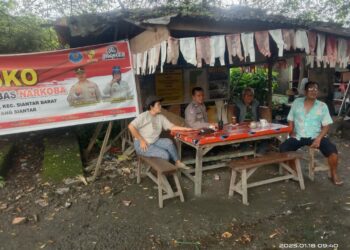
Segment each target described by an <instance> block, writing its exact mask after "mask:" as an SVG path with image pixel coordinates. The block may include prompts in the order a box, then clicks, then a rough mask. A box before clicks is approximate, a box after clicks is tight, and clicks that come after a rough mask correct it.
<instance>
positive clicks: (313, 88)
mask: <svg viewBox="0 0 350 250" xmlns="http://www.w3.org/2000/svg"><path fill="white" fill-rule="evenodd" d="M307 90H308V91H318V88H317V87H310V88H307Z"/></svg>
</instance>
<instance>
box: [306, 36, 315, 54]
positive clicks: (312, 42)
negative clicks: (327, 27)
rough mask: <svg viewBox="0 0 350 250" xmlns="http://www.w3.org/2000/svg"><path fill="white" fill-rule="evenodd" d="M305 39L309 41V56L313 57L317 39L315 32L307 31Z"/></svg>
mask: <svg viewBox="0 0 350 250" xmlns="http://www.w3.org/2000/svg"><path fill="white" fill-rule="evenodd" d="M307 38H308V41H309V49H310V55H312V56H314V55H315V50H316V39H317V37H316V32H313V31H308V33H307Z"/></svg>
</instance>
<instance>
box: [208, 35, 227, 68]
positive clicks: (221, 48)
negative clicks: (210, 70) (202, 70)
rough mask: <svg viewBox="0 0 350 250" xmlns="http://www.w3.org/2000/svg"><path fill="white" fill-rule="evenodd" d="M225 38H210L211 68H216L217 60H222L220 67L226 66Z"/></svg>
mask: <svg viewBox="0 0 350 250" xmlns="http://www.w3.org/2000/svg"><path fill="white" fill-rule="evenodd" d="M225 50H226V44H225V36H224V35H222V36H211V37H210V66H214V64H215V59H216V58H219V59H220V65H221V66H223V65H225Z"/></svg>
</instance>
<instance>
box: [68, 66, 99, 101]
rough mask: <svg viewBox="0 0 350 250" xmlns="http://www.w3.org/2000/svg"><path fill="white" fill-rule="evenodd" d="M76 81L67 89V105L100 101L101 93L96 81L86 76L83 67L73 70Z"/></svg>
mask: <svg viewBox="0 0 350 250" xmlns="http://www.w3.org/2000/svg"><path fill="white" fill-rule="evenodd" d="M75 73H76V75H77V78H78V82H77V83H75V84H74V85H73V86H72V87H71V89H70V90H69V94H68V97H67V101H68V102H69V105H71V106H75V105H84V104H90V103H96V102H100V101H101V93H100V90H99V88H98V86H97V84H96V83H94V82H91V81H89V80H88V79H87V78H86V74H85V70H84V68H78V69H77V70H76V71H75Z"/></svg>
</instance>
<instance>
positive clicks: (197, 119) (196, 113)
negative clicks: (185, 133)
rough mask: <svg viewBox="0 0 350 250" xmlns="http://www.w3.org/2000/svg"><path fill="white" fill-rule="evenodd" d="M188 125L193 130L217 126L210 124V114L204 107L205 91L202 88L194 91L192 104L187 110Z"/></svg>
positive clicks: (186, 119) (195, 88)
mask: <svg viewBox="0 0 350 250" xmlns="http://www.w3.org/2000/svg"><path fill="white" fill-rule="evenodd" d="M185 121H186V125H187V126H188V127H191V128H195V129H200V128H214V127H215V126H216V124H211V123H209V122H208V114H207V110H206V107H205V105H204V91H203V89H202V88H201V87H194V88H193V89H192V102H191V103H190V104H188V105H187V107H186V109H185Z"/></svg>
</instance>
